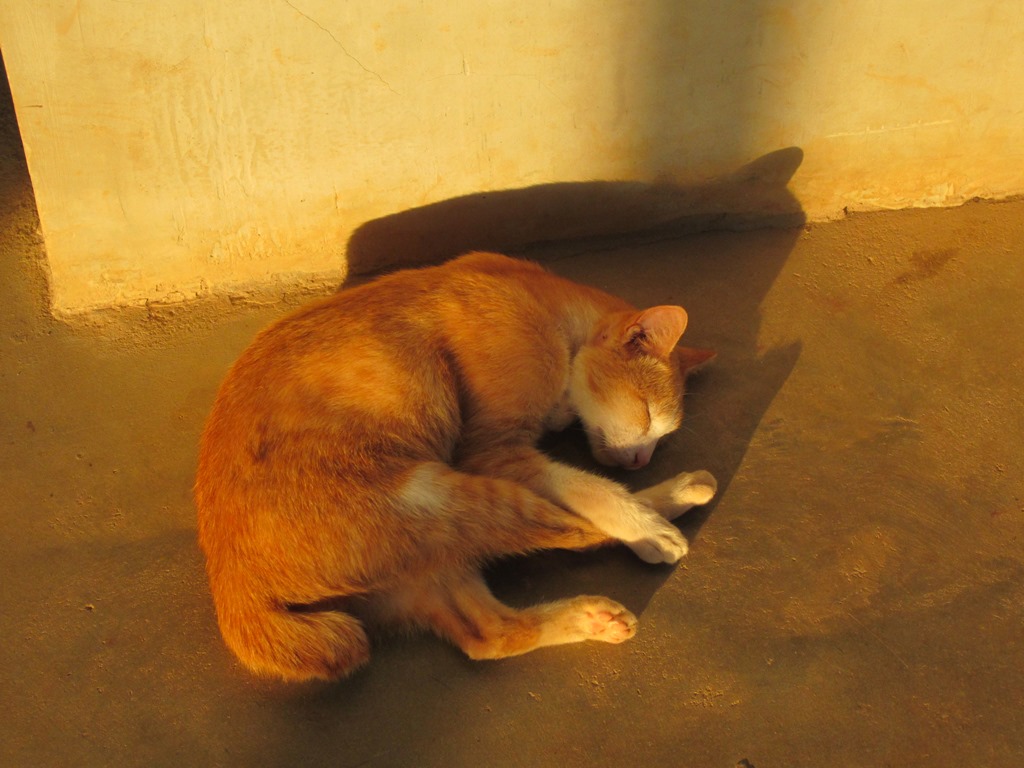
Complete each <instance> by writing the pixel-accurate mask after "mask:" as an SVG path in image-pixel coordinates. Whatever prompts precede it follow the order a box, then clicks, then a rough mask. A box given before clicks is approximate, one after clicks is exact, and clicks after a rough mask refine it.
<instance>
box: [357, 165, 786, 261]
mask: <svg viewBox="0 0 1024 768" xmlns="http://www.w3.org/2000/svg"><path fill="white" fill-rule="evenodd" d="M802 160H803V152H802V150H800V149H799V148H798V147H789V148H787V149H780V150H778V151H776V152H771V153H769V154H767V155H764V156H763V157H761V158H759V159H757V160H755V161H753V162H751V163H749V164H747V165H745V166H743V167H741V168H739V169H738V170H736V171H734V172H733V173H730V174H728V175H726V176H722V177H719V178H715V179H710V180H708V181H706V182H704V183H698V184H691V185H679V184H670V183H653V184H652V183H644V182H625V181H592V182H564V183H555V184H542V185H538V186H534V187H525V188H522V189H510V190H502V191H497V192H482V193H479V194H475V195H466V196H464V197H456V198H452V199H451V200H444V201H442V202H439V203H433V204H431V205H426V206H423V207H421V208H413V209H411V210H408V211H403V212H401V213H395V214H392V215H390V216H384V217H382V218H379V219H374V220H373V221H369V222H367V223H366V224H363V225H362V226H361V227H359V229H357V230H356V231H355V232H354V233H353V235H352V237H351V238H350V239H349V242H348V248H347V255H348V269H349V275H350V276H353V277H355V276H358V275H366V274H372V273H375V272H379V271H381V270H385V269H390V268H395V267H407V266H414V265H422V264H434V263H438V262H441V261H445V260H446V259H449V258H452V257H454V256H457V255H459V254H461V253H466V252H467V251H473V250H487V251H503V252H508V251H521V250H523V249H524V248H527V247H529V246H532V245H536V244H539V243H549V242H555V241H568V240H585V239H590V238H604V237H612V236H622V235H630V234H637V235H639V234H650V233H654V232H657V233H665V234H686V233H691V232H700V231H705V230H711V229H734V230H736V229H752V228H755V227H789V228H791V227H798V226H801V225H802V224H803V223H804V213H803V209H802V208H801V206H800V203H799V202H798V201H797V200H796V198H795V197H794V196H793V194H792V193H791V192H790V191H789V189H788V188H787V186H786V185H787V183H788V182H789V180H790V178H791V177H792V176H793V174H794V173H795V172H796V169H797V168H798V167H799V166H800V163H801V162H802Z"/></svg>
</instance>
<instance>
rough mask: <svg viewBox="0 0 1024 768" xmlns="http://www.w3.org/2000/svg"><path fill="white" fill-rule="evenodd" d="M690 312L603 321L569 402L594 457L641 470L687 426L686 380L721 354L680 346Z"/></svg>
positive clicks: (657, 311)
mask: <svg viewBox="0 0 1024 768" xmlns="http://www.w3.org/2000/svg"><path fill="white" fill-rule="evenodd" d="M686 322H687V317H686V311H685V310H684V309H683V308H682V307H673V306H660V307H652V308H650V309H645V310H643V311H638V310H633V311H628V312H616V313H613V314H611V315H608V316H607V317H605V318H603V319H602V321H601V322H600V323H599V324H598V326H597V330H596V331H595V333H594V335H593V337H592V338H591V339H590V340H589V342H588V343H587V344H586V345H584V346H583V347H582V348H581V349H580V351H579V353H578V354H577V356H576V358H575V360H574V361H573V369H572V377H571V379H570V384H569V396H570V399H571V401H572V406H573V409H574V410H575V412H576V414H577V415H578V416H579V417H580V420H581V421H582V422H583V427H584V429H585V430H586V433H587V439H588V440H589V441H590V450H591V452H592V453H593V455H594V458H595V459H597V461H599V462H600V463H602V464H605V465H607V466H618V467H625V468H626V469H639V468H640V467H643V466H645V465H646V464H647V463H648V462H649V461H650V460H651V454H652V453H654V448H655V446H657V444H658V440H660V439H661V438H662V437H664V436H665V435H667V434H668V433H669V432H672V431H674V430H676V429H678V427H679V425H680V423H681V422H682V419H683V381H684V379H685V378H686V374H687V373H688V372H689V371H691V370H693V369H695V368H697V367H699V366H700V365H703V364H704V363H706V362H707V361H708V360H710V359H711V358H712V357H714V355H715V353H714V352H712V351H711V350H706V349H689V348H685V347H676V343H677V342H678V341H679V337H680V336H682V334H683V331H684V330H685V329H686Z"/></svg>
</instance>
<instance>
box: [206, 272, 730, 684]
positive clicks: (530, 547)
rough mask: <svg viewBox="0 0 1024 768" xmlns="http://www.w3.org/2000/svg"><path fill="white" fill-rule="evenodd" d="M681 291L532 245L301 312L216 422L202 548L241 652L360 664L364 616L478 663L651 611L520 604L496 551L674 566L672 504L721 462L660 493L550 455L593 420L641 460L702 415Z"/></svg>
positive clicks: (607, 454) (601, 633)
mask: <svg viewBox="0 0 1024 768" xmlns="http://www.w3.org/2000/svg"><path fill="white" fill-rule="evenodd" d="M685 326H686V313H685V312H684V311H683V309H682V308H680V307H668V306H663V307H654V308H652V309H648V310H645V311H639V310H636V309H634V308H633V307H630V306H629V305H628V304H626V303H625V302H623V301H621V300H619V299H616V298H613V297H612V296H609V295H607V294H605V293H602V292H601V291H598V290H596V289H593V288H588V287H584V286H581V285H577V284H575V283H571V282H569V281H567V280H563V279H561V278H559V277H556V276H554V275H551V274H550V273H548V272H546V271H545V270H543V269H541V268H540V267H538V266H536V265H533V264H530V263H528V262H522V261H517V260H514V259H510V258H507V257H505V256H499V255H496V254H486V253H476V254H470V255H468V256H464V257H462V258H459V259H456V260H454V261H451V262H449V263H447V264H445V265H442V266H439V267H431V268H426V269H419V270H408V271H404V272H398V273H396V274H393V275H390V276H388V277H384V278H381V279H378V280H376V281H375V282H372V283H369V284H367V285H364V286H361V287H358V288H353V289H350V290H345V291H342V292H340V293H338V294H336V295H334V296H331V297H330V298H327V299H325V300H323V301H319V302H317V303H314V304H312V305H310V306H308V307H305V308H304V309H300V310H299V311H297V312H295V313H294V314H292V315H291V316H289V317H286V318H284V319H283V320H281V321H279V322H277V323H275V324H274V325H272V326H271V327H270V328H268V329H266V330H265V331H263V332H262V333H261V334H260V335H259V336H258V337H257V338H256V340H255V341H254V342H253V344H252V346H250V347H249V349H248V350H246V351H245V352H244V353H243V355H242V356H241V358H240V359H239V360H238V362H236V363H235V365H234V367H233V368H232V369H231V371H230V373H229V374H228V376H227V378H226V379H225V381H224V383H223V385H222V386H221V388H220V391H219V393H218V395H217V399H216V403H215V404H214V407H213V412H212V413H211V415H210V417H209V420H208V422H207V424H206V429H205V431H204V433H203V438H202V445H201V448H200V455H199V469H198V475H197V478H196V487H195V496H196V504H197V507H198V511H199V541H200V543H201V545H202V548H203V550H204V551H205V553H206V562H207V573H208V575H209V579H210V587H211V590H212V592H213V599H214V603H215V605H216V609H217V619H218V622H219V624H220V628H221V632H222V634H223V636H224V640H225V641H226V643H227V645H228V646H229V647H230V648H231V650H233V651H234V652H235V654H237V655H238V657H239V659H241V661H242V662H243V663H244V664H245V665H246V666H247V667H249V668H250V669H252V670H253V671H255V672H257V673H263V674H268V675H275V676H278V677H282V678H284V679H287V680H306V679H310V678H325V679H332V678H338V677H341V676H343V675H345V674H347V673H349V672H351V671H352V670H353V669H355V668H356V667H358V666H359V665H360V664H363V663H364V662H365V661H366V660H367V659H368V658H369V642H368V639H367V634H366V631H365V629H364V625H367V626H371V627H372V626H376V625H378V624H380V625H405V626H420V627H426V628H429V629H431V630H433V631H434V632H436V633H438V634H440V635H442V636H444V637H446V638H448V639H450V640H451V641H453V642H454V643H455V644H457V645H458V646H459V647H460V648H462V649H463V650H464V651H465V652H466V653H467V654H468V655H469V656H471V657H472V658H475V659H482V658H499V657H503V656H511V655H515V654H520V653H525V652H527V651H530V650H533V649H534V648H538V647H540V646H545V645H554V644H558V643H571V642H577V641H580V640H602V641H605V642H612V643H618V642H622V641H623V640H626V639H627V638H629V637H631V636H632V635H633V634H634V632H635V631H636V619H635V617H634V616H633V615H632V614H631V613H630V612H629V611H627V610H626V609H625V608H624V607H623V606H621V605H619V604H618V603H615V602H613V601H611V600H608V599H606V598H603V597H577V598H573V599H568V600H560V601H557V602H553V603H547V604H544V605H539V606H536V607H533V608H529V609H526V610H513V609H512V608H509V607H507V606H505V605H503V604H501V603H500V602H498V601H497V599H495V598H494V597H493V596H492V595H491V593H490V591H489V590H488V588H487V586H486V585H485V584H484V581H483V579H482V577H481V574H480V568H481V565H482V564H483V563H484V562H485V561H487V560H488V559H489V558H494V557H498V556H501V555H508V554H514V553H523V552H530V551H534V550H539V549H544V548H553V547H563V548H583V547H590V546H595V545H598V544H603V543H607V542H612V541H622V542H625V543H626V544H627V545H628V546H629V547H631V548H632V549H633V551H634V552H636V553H637V555H639V556H640V557H641V558H643V559H644V560H646V561H648V562H652V563H658V562H667V563H674V562H676V561H677V560H679V558H680V557H682V556H683V555H684V554H686V551H687V543H686V539H685V538H684V537H683V536H682V534H681V533H680V532H679V530H678V529H677V528H676V527H675V526H673V525H672V524H670V523H669V522H668V521H667V520H668V519H671V518H672V517H674V516H675V515H676V514H679V513H681V512H682V511H685V510H686V509H688V508H689V507H691V506H693V505H694V504H701V503H705V502H706V501H708V500H709V499H710V498H711V496H712V495H713V494H714V492H715V481H714V478H712V477H711V475H709V474H708V473H707V472H697V473H692V474H683V475H680V476H679V477H678V478H675V479H674V480H672V481H670V482H668V483H666V484H663V485H662V486H661V487H659V488H656V489H653V490H652V491H650V492H648V493H647V494H646V495H643V494H640V495H634V494H630V493H629V492H628V491H627V490H626V489H625V488H623V487H622V486H621V485H619V484H617V483H614V482H612V481H610V480H608V479H605V478H603V477H599V476H597V475H594V474H591V473H588V472H584V471H582V470H579V469H574V468H572V467H569V466H566V465H564V464H560V463H557V462H555V461H552V460H551V459H549V458H547V457H546V456H545V455H544V454H542V453H541V452H539V451H538V450H537V448H536V443H537V440H538V438H539V437H540V436H541V434H542V433H543V432H544V431H545V430H554V429H562V428H564V427H566V426H567V425H568V424H569V423H570V422H571V421H572V420H573V419H574V418H576V417H578V418H579V419H580V420H581V421H582V423H583V426H584V428H585V429H586V433H587V436H588V438H589V440H590V445H591V448H592V450H593V453H594V456H595V457H596V458H597V459H598V460H599V461H601V462H603V463H605V464H610V465H620V466H624V467H628V468H637V467H641V466H643V465H645V464H646V463H647V462H648V460H649V459H650V458H651V453H652V451H653V450H654V447H655V445H656V443H657V442H658V440H659V438H661V437H663V436H664V435H666V434H667V433H669V432H671V431H672V430H674V429H676V428H677V427H678V426H679V423H680V419H681V418H682V383H683V378H684V376H685V374H686V372H687V370H688V369H691V368H693V367H695V366H696V365H699V364H701V363H703V362H705V361H706V360H707V359H709V358H710V357H711V356H712V354H713V353H711V352H709V351H706V350H690V349H684V348H676V342H677V340H678V339H679V336H680V335H681V334H682V332H683V329H684V328H685Z"/></svg>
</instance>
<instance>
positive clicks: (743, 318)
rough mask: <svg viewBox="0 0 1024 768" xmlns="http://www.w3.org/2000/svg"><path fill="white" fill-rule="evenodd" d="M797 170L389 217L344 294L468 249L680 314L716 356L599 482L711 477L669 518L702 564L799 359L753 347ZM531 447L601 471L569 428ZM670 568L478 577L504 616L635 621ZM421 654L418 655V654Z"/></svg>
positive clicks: (619, 565)
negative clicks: (702, 502) (627, 616)
mask: <svg viewBox="0 0 1024 768" xmlns="http://www.w3.org/2000/svg"><path fill="white" fill-rule="evenodd" d="M802 159H803V153H802V152H801V150H799V149H798V148H796V147H790V148H787V149H783V150H779V151H777V152H772V153H770V154H768V155H765V156H763V157H761V158H759V159H757V160H755V161H753V162H752V163H749V164H747V165H745V166H743V167H741V168H739V169H738V170H736V171H735V172H733V173H730V174H727V175H725V176H722V177H719V178H717V179H712V180H710V181H707V182H705V183H702V184H692V185H674V184H668V183H660V184H642V183H638V182H585V183H578V184H576V183H565V184H548V185H542V186H538V187H531V188H527V189H517V190H506V191H500V192H491V193H484V194H479V195H470V196H466V197H460V198H455V199H452V200H447V201H444V202H440V203H435V204H431V205H427V206H424V207H422V208H416V209H413V210H410V211H405V212H402V213H397V214H394V215H392V216H387V217H384V218H382V219H377V220H375V221H371V222H369V223H367V224H365V225H363V226H362V227H360V229H359V230H357V232H356V233H355V234H354V235H353V236H352V239H351V240H350V242H349V244H348V259H349V278H348V279H347V281H346V284H347V285H348V284H354V283H358V282H362V281H364V280H365V279H367V277H368V276H369V275H372V274H374V273H378V272H380V271H386V270H389V269H393V268H396V267H402V266H409V265H417V264H430V263H437V262H441V261H444V260H446V259H448V258H451V257H454V256H456V255H458V254H460V253H464V252H466V251H471V250H498V251H503V252H506V253H511V254H513V255H522V256H525V257H528V258H531V259H535V260H537V261H541V262H543V263H547V265H548V267H549V268H550V269H552V271H554V272H556V273H558V274H561V275H563V276H565V277H568V278H570V279H573V280H576V281H578V282H582V283H587V284H591V285H595V286H597V287H599V288H602V289H604V290H607V291H608V292H610V293H614V294H617V295H619V296H622V297H623V298H625V299H626V300H628V301H630V302H631V303H633V304H634V305H636V306H651V305H654V304H665V303H673V304H681V305H682V306H684V307H686V309H687V311H688V312H689V315H690V327H689V329H688V330H687V332H686V335H685V336H684V337H683V341H682V343H683V344H688V345H691V346H698V347H710V348H714V349H716V350H717V351H718V357H717V359H716V361H715V362H714V363H713V364H712V365H711V366H709V367H708V368H707V369H706V370H703V371H701V372H700V373H698V374H697V375H695V376H694V377H691V380H690V381H689V382H688V386H687V397H686V401H685V402H686V416H685V418H684V423H683V427H682V428H681V429H680V430H679V431H678V432H676V433H674V434H673V435H671V436H669V437H667V438H665V439H664V440H663V441H662V443H661V444H660V445H659V447H658V449H657V451H656V452H655V455H654V459H653V461H652V462H651V464H650V465H649V466H648V467H646V468H645V469H643V470H640V471H638V472H632V473H629V472H621V473H612V474H611V475H610V476H612V477H613V478H614V479H616V480H620V481H622V482H624V483H625V484H626V485H628V486H630V487H631V488H633V489H635V490H639V489H642V488H645V487H648V486H650V485H654V484H656V483H658V482H660V481H661V480H664V479H667V478H668V477H671V476H673V475H675V474H678V473H679V472H681V471H688V470H694V469H707V470H709V471H711V473H712V474H713V475H714V476H715V477H716V479H717V481H718V494H717V495H716V497H715V499H713V500H712V501H711V502H710V503H709V504H708V505H706V506H704V507H699V508H697V509H694V510H691V511H690V512H688V513H687V514H686V515H685V516H684V517H683V518H681V519H680V520H678V521H677V524H678V525H679V526H680V528H681V530H682V531H683V532H684V534H686V536H687V538H688V539H689V540H690V542H691V553H690V555H689V557H690V558H694V557H699V551H700V538H701V529H702V528H703V527H704V526H705V525H706V523H707V522H708V520H709V518H710V517H711V516H712V515H713V514H714V513H715V509H716V507H717V505H718V504H719V501H720V500H721V499H722V498H723V496H724V495H726V494H727V493H728V488H729V484H730V483H731V481H732V479H733V477H734V476H735V474H736V472H737V469H738V468H739V466H740V463H741V461H742V459H743V456H744V454H745V453H746V451H747V448H748V446H749V444H750V441H751V438H752V436H753V435H754V433H755V431H756V429H757V427H758V425H759V424H760V422H761V419H762V417H763V416H764V414H765V412H766V410H767V408H768V406H769V405H770V403H771V402H772V400H773V399H774V397H775V395H776V393H777V392H778V391H779V389H780V388H781V387H782V385H783V383H784V382H785V381H786V379H787V378H788V376H789V374H790V372H791V371H792V369H793V366H794V365H795V364H796V360H797V358H798V357H799V354H800V345H799V342H798V341H795V340H794V341H793V342H790V343H785V344H783V345H781V346H778V347H776V348H771V349H767V350H763V349H761V348H760V346H759V330H760V326H761V317H760V309H759V307H760V305H761V302H762V300H763V299H764V297H765V295H766V294H767V292H768V291H769V290H770V288H771V286H772V284H773V283H774V281H775V278H776V276H777V275H778V273H779V271H780V270H781V269H782V266H783V265H784V264H785V262H786V260H787V258H788V257H789V254H790V252H791V251H792V248H793V245H794V243H795V241H796V239H797V237H798V236H799V233H800V227H801V226H802V225H803V223H804V220H805V218H804V214H803V210H802V208H801V206H800V204H799V202H798V201H797V200H796V198H795V197H794V196H793V195H792V193H790V192H789V190H788V188H787V183H788V181H789V179H790V178H791V177H792V175H793V173H795V171H796V170H797V168H798V167H799V165H800V163H801V162H802ZM755 227H771V228H766V229H761V230H760V231H758V232H757V233H756V235H755V234H742V235H737V234H730V233H728V232H716V231H709V230H716V229H717V230H722V229H724V230H743V229H753V228H755ZM567 238H568V242H567ZM542 448H543V449H544V450H545V451H547V452H548V453H549V454H550V455H551V456H553V457H554V458H556V459H559V460H564V461H566V462H568V463H570V464H573V465H575V466H580V467H583V468H587V469H593V470H595V471H604V470H602V469H600V468H599V467H598V466H597V465H596V464H595V463H594V462H593V461H592V460H591V458H590V454H589V450H588V449H587V447H586V440H585V438H584V437H583V435H582V433H581V432H580V430H579V428H578V427H571V428H570V429H568V430H567V431H566V432H564V433H561V434H559V435H555V436H551V437H550V438H549V439H547V440H545V442H544V444H543V445H542ZM674 572H675V571H674V568H673V567H671V566H651V565H648V564H646V563H643V562H641V561H640V560H639V559H638V558H637V557H636V556H635V555H634V554H633V553H632V552H631V551H630V550H628V549H627V548H626V547H624V546H615V547H607V548H602V549H598V550H594V551H590V552H556V551H552V552H544V553H540V554H537V555H534V556H530V557H522V558H511V559H508V560H505V561H501V562H497V563H495V564H493V565H492V567H491V568H490V569H489V570H488V581H489V583H490V584H491V587H492V589H493V590H494V592H495V594H496V595H497V596H498V597H499V598H501V599H502V600H504V601H506V602H508V603H509V604H510V605H514V606H525V605H530V604H533V603H537V602H541V601H545V600H551V599H557V598H561V597H568V596H572V595H576V594H600V595H606V596H608V597H611V598H613V599H616V600H619V601H620V602H622V603H623V604H624V605H626V607H628V608H629V609H630V610H632V611H633V612H634V613H636V614H637V615H640V616H642V614H643V612H644V610H645V609H646V608H647V606H648V604H649V602H650V600H651V598H652V597H653V596H654V594H655V593H656V592H657V591H658V589H659V588H660V587H661V585H662V584H663V583H664V581H665V580H666V579H668V578H670V577H671V576H672V574H673V573H674ZM641 622H642V619H641ZM392 642H395V643H397V644H398V645H404V644H405V643H406V642H410V641H404V642H403V641H401V640H398V641H392ZM411 642H416V641H411ZM382 645H383V647H380V648H379V651H382V652H383V654H382V655H384V656H387V657H388V658H392V657H394V656H395V653H393V652H392V651H393V650H395V649H394V647H392V648H387V646H388V645H390V643H389V642H388V641H384V643H383V644H382ZM417 647H418V648H421V647H422V646H420V644H419V643H418V642H417ZM452 653H453V654H457V651H454V650H453V651H452ZM467 663H468V662H467Z"/></svg>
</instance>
